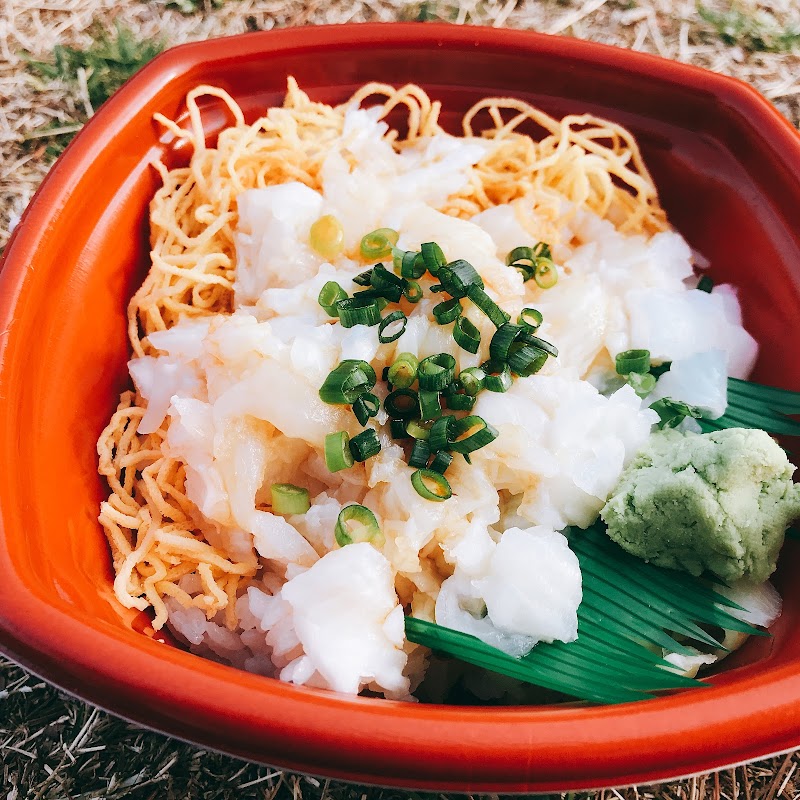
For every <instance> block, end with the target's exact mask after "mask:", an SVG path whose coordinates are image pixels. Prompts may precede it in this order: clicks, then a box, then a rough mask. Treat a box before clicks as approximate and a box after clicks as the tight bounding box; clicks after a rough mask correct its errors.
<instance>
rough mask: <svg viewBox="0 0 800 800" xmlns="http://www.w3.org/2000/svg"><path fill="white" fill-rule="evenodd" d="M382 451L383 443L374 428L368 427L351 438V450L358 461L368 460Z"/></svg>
mask: <svg viewBox="0 0 800 800" xmlns="http://www.w3.org/2000/svg"><path fill="white" fill-rule="evenodd" d="M380 451H381V443H380V442H379V441H378V434H377V433H375V429H374V428H367V429H366V430H365V431H361V433H359V434H358V436H354V437H353V438H352V439H351V440H350V452H351V453H352V454H353V458H354V459H355V460H356V461H366V460H367V459H368V458H372V456H376V455H377V454H378V453H380Z"/></svg>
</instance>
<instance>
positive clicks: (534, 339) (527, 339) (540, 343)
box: [520, 331, 558, 358]
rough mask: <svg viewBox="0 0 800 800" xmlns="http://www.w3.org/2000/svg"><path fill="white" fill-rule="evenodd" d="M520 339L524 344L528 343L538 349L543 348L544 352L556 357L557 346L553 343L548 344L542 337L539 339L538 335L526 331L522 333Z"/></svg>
mask: <svg viewBox="0 0 800 800" xmlns="http://www.w3.org/2000/svg"><path fill="white" fill-rule="evenodd" d="M520 341H521V342H523V343H524V344H529V345H532V346H533V347H538V348H539V349H540V350H544V351H545V353H547V354H548V355H551V356H553V358H558V348H557V347H556V346H555V345H554V344H550V342H546V341H545V340H544V339H540V338H539V337H538V336H534V335H533V334H532V333H528V331H525V332H524V333H523V334H522V336H521V337H520Z"/></svg>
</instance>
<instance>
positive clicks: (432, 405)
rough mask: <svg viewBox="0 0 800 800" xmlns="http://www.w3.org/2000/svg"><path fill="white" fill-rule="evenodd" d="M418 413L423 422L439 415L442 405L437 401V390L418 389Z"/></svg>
mask: <svg viewBox="0 0 800 800" xmlns="http://www.w3.org/2000/svg"><path fill="white" fill-rule="evenodd" d="M419 414H420V419H421V420H422V421H423V422H427V421H428V420H430V419H436V418H437V417H440V416H441V414H442V406H441V403H440V402H439V392H435V391H430V390H428V389H420V390H419Z"/></svg>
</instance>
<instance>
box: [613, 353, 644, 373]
mask: <svg viewBox="0 0 800 800" xmlns="http://www.w3.org/2000/svg"><path fill="white" fill-rule="evenodd" d="M614 363H615V366H616V368H617V373H618V374H620V375H628V374H630V373H631V372H639V373H641V374H644V373H645V372H648V371H649V369H650V351H649V350H625V351H624V352H622V353H619V354H618V355H617V357H616V359H615V361H614Z"/></svg>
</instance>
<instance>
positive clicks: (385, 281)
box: [370, 264, 405, 303]
mask: <svg viewBox="0 0 800 800" xmlns="http://www.w3.org/2000/svg"><path fill="white" fill-rule="evenodd" d="M370 284H371V285H372V288H373V289H374V290H375V291H376V292H378V293H379V294H380V295H381V296H382V297H385V298H386V299H387V300H389V301H391V302H392V303H397V302H399V301H400V297H401V296H402V294H403V287H404V286H405V281H404V280H403V278H399V277H398V276H397V275H395V274H394V273H393V272H389V270H388V269H386V267H384V266H383V264H376V265H375V266H374V267H373V268H372V274H371V275H370Z"/></svg>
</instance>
